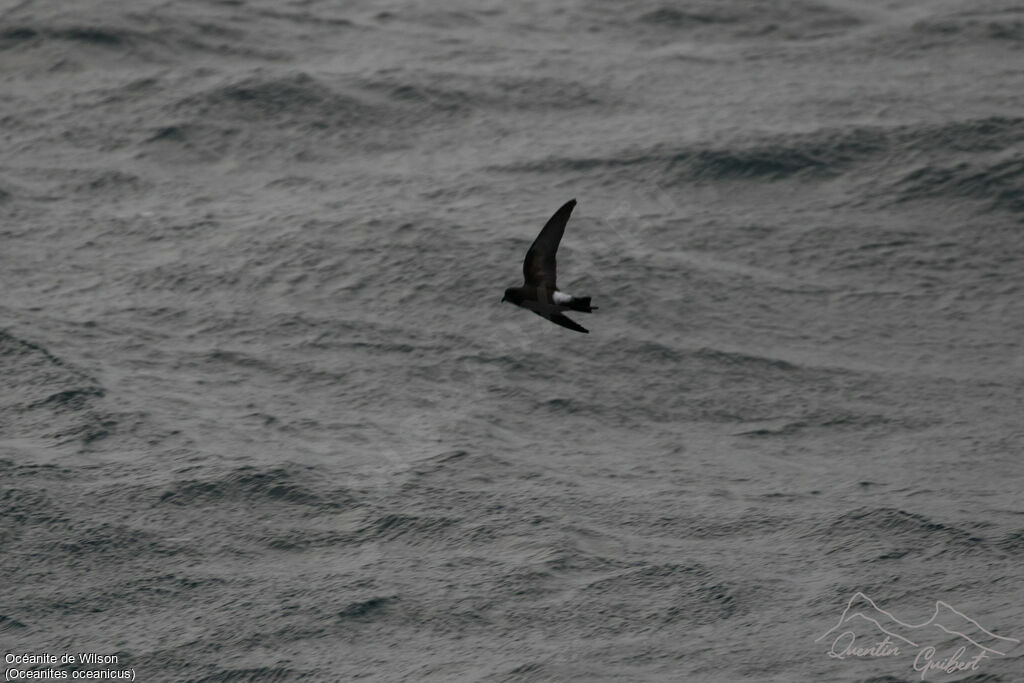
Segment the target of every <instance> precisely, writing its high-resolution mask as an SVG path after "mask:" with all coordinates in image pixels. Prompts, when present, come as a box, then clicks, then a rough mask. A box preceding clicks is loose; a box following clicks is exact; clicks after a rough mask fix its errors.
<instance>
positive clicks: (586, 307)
mask: <svg viewBox="0 0 1024 683" xmlns="http://www.w3.org/2000/svg"><path fill="white" fill-rule="evenodd" d="M569 308H571V309H572V310H574V311H579V312H580V313H590V312H591V311H596V310H597V306H591V305H590V297H589V296H579V297H573V298H572V301H570V302H569Z"/></svg>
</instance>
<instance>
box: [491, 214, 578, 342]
mask: <svg viewBox="0 0 1024 683" xmlns="http://www.w3.org/2000/svg"><path fill="white" fill-rule="evenodd" d="M575 206H576V200H575V199H570V200H569V201H568V202H566V203H565V204H563V205H562V207H561V208H560V209H558V211H556V212H555V215H553V216H552V217H551V218H550V219H549V220H548V222H547V223H545V225H544V227H543V228H542V229H541V231H540V234H539V235H537V239H535V240H534V241H533V244H532V245H530V249H529V251H527V252H526V260H525V261H523V278H524V280H525V281H524V282H523V285H522V286H521V287H509V288H508V289H506V290H505V296H504V297H502V299H501V300H502V301H509V302H511V303H513V304H515V305H516V306H520V307H522V308H525V309H527V310H530V311H533V312H534V313H536V314H537V315H539V316H541V317H542V318H547V319H548V320H550V321H551V322H553V323H555V324H556V325H561V326H562V327H567V328H569V329H570V330H574V331H576V332H583V333H587V332H588V331H587V330H586V329H585V328H583V327H582V326H581V325H578V324H577V323H575V322H573V321H572V320H570V319H569V318H567V317H566V316H565V315H563V314H562V311H579V312H581V313H590V312H591V311H594V310H597V307H596V306H591V305H590V297H589V296H585V297H574V296H570V295H569V294H565V293H564V292H561V291H559V290H558V287H557V285H556V279H555V252H556V251H558V244H559V242H561V241H562V233H564V232H565V224H566V223H568V222H569V216H570V215H571V214H572V210H573V208H574V207H575Z"/></svg>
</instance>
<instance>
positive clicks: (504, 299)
mask: <svg viewBox="0 0 1024 683" xmlns="http://www.w3.org/2000/svg"><path fill="white" fill-rule="evenodd" d="M501 301H502V303H504V302H506V301H508V297H507V296H505V295H504V294H502V295H501Z"/></svg>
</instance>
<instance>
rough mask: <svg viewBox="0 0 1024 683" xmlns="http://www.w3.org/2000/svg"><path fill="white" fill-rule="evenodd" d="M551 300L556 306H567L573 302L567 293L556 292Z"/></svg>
mask: <svg viewBox="0 0 1024 683" xmlns="http://www.w3.org/2000/svg"><path fill="white" fill-rule="evenodd" d="M551 300H552V301H553V302H554V303H556V304H567V303H569V302H570V301H572V297H571V296H569V295H568V294H566V293H565V292H554V293H553V294H552V295H551Z"/></svg>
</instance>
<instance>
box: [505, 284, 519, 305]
mask: <svg viewBox="0 0 1024 683" xmlns="http://www.w3.org/2000/svg"><path fill="white" fill-rule="evenodd" d="M519 298H520V295H519V292H517V291H516V290H515V287H509V288H508V289H506V290H505V295H504V296H503V297H501V300H502V302H505V301H511V302H512V303H514V304H517V303H519Z"/></svg>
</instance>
